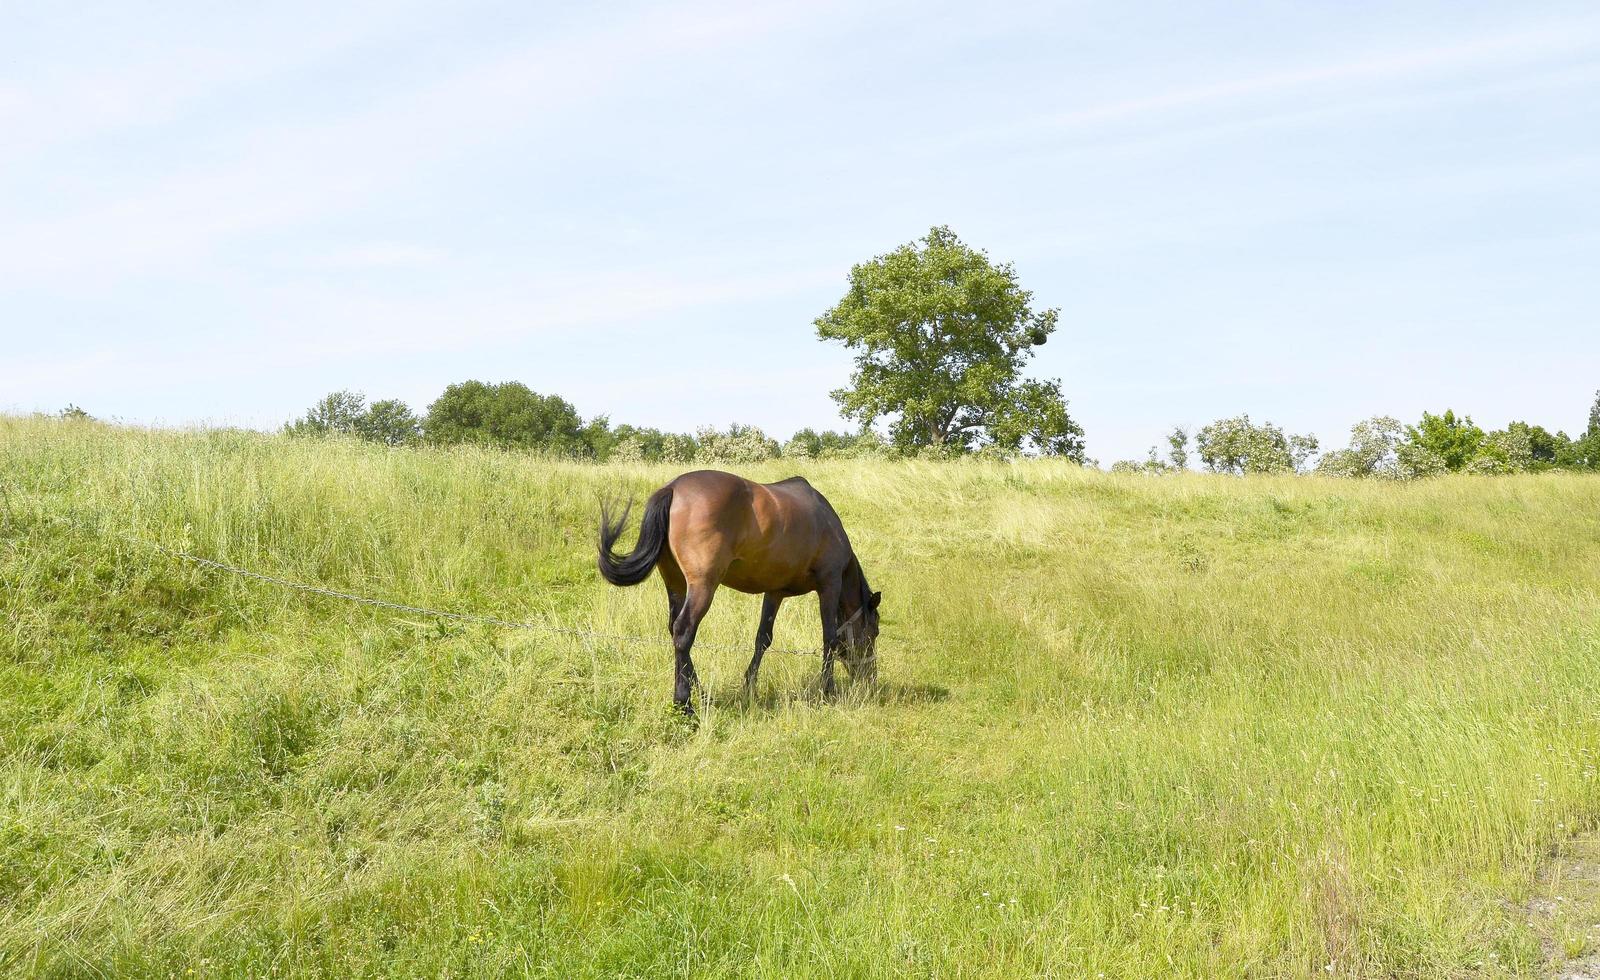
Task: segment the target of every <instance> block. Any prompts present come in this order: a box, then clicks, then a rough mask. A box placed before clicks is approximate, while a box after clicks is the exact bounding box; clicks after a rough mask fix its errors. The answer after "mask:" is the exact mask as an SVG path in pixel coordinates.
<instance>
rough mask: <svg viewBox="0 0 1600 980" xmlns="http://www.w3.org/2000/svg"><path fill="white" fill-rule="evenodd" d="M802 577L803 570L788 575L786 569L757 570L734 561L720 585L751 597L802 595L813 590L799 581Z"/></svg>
mask: <svg viewBox="0 0 1600 980" xmlns="http://www.w3.org/2000/svg"><path fill="white" fill-rule="evenodd" d="M804 577H805V576H804V573H803V570H802V571H800V572H794V573H790V572H789V571H788V570H787V569H785V570H781V571H780V570H778V569H774V568H771V567H767V568H761V569H757V568H753V567H751V566H749V565H747V564H746V563H745V562H743V561H735V562H734V563H733V564H731V565H729V566H728V570H727V571H726V572H724V573H723V576H722V584H723V585H726V586H727V587H728V588H730V589H733V590H735V591H736V592H748V593H750V594H751V595H763V594H765V593H767V592H781V593H783V594H784V595H803V594H805V593H807V592H810V591H812V588H813V587H812V586H810V585H808V584H806V583H805V582H803V581H801V580H802V579H803V578H804Z"/></svg>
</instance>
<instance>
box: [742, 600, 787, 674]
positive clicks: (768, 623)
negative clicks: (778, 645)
mask: <svg viewBox="0 0 1600 980" xmlns="http://www.w3.org/2000/svg"><path fill="white" fill-rule="evenodd" d="M781 605H783V596H782V595H780V594H778V593H776V592H768V593H767V594H766V595H764V596H762V597H761V624H760V625H759V626H757V627H756V655H755V656H753V657H751V658H750V666H749V667H746V668H745V671H744V693H745V695H746V696H747V697H748V696H749V695H752V694H754V693H755V691H756V676H757V675H758V674H760V673H761V655H762V654H764V653H766V652H767V648H768V647H770V646H772V627H773V624H774V623H776V622H777V621H778V607H779V606H781Z"/></svg>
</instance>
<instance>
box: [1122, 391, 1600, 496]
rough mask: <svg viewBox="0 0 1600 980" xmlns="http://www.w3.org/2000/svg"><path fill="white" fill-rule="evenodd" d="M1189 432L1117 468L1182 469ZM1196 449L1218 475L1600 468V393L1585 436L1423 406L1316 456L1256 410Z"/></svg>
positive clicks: (1204, 432) (1363, 427) (1382, 420)
mask: <svg viewBox="0 0 1600 980" xmlns="http://www.w3.org/2000/svg"><path fill="white" fill-rule="evenodd" d="M1190 438H1191V436H1190V433H1189V431H1188V430H1186V429H1184V428H1183V427H1181V426H1180V427H1178V428H1175V429H1173V430H1172V432H1171V433H1169V434H1168V436H1167V446H1168V449H1167V458H1166V459H1165V460H1163V459H1162V458H1161V457H1160V455H1159V454H1158V453H1157V451H1156V448H1155V447H1153V446H1152V447H1151V448H1150V452H1149V455H1148V457H1147V458H1146V459H1143V460H1137V461H1135V460H1123V461H1121V462H1118V463H1115V464H1113V465H1112V467H1111V469H1112V470H1113V471H1116V472H1132V473H1147V474H1162V473H1175V472H1180V471H1182V470H1185V469H1188V466H1189V442H1190ZM1193 439H1194V444H1195V455H1196V456H1197V457H1198V458H1199V461H1200V464H1201V465H1202V466H1203V467H1204V468H1205V469H1207V470H1209V471H1211V472H1213V473H1232V474H1245V473H1304V472H1316V473H1318V474H1321V475H1323V476H1337V477H1352V478H1376V479H1390V480H1412V479H1417V478H1419V477H1426V476H1434V475H1437V474H1440V473H1526V472H1538V471H1541V470H1554V469H1565V470H1600V391H1597V392H1595V398H1594V402H1593V403H1592V404H1591V405H1590V407H1589V424H1588V426H1587V428H1585V429H1584V431H1583V432H1582V434H1580V435H1578V436H1575V437H1574V436H1569V435H1567V434H1566V433H1565V432H1563V431H1559V430H1558V431H1556V432H1551V431H1549V430H1548V429H1546V428H1545V427H1544V426H1542V425H1536V424H1533V423H1530V422H1512V423H1510V424H1509V425H1507V426H1506V427H1505V428H1503V429H1496V430H1493V431H1485V430H1484V429H1483V428H1482V427H1480V426H1478V425H1477V424H1476V423H1474V422H1473V421H1472V417H1471V416H1470V415H1457V414H1456V413H1455V412H1454V411H1453V410H1451V409H1446V410H1445V411H1443V412H1441V413H1439V414H1437V415H1435V414H1433V413H1431V412H1423V413H1422V418H1421V419H1419V420H1418V421H1417V422H1416V423H1415V424H1412V425H1403V424H1401V422H1400V421H1399V420H1397V419H1395V418H1393V417H1392V416H1387V415H1380V416H1376V417H1374V418H1370V419H1366V420H1364V421H1361V422H1357V423H1356V424H1355V425H1354V426H1352V427H1351V429H1350V443H1349V445H1348V446H1346V447H1345V448H1343V449H1335V450H1332V451H1330V452H1328V453H1325V454H1323V455H1322V456H1321V457H1320V458H1317V459H1316V462H1315V465H1312V460H1313V458H1315V457H1316V452H1317V449H1318V444H1317V439H1316V437H1315V436H1310V435H1287V434H1285V433H1284V431H1283V430H1282V429H1281V428H1279V427H1278V426H1275V425H1273V424H1271V423H1270V422H1268V423H1260V424H1257V423H1254V422H1251V421H1250V416H1248V415H1240V416H1237V417H1235V418H1228V419H1219V420H1217V421H1216V422H1213V423H1211V424H1210V425H1207V426H1205V427H1203V428H1201V429H1200V430H1199V431H1198V432H1196V433H1194V434H1193Z"/></svg>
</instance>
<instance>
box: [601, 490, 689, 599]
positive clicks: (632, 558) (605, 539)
mask: <svg viewBox="0 0 1600 980" xmlns="http://www.w3.org/2000/svg"><path fill="white" fill-rule="evenodd" d="M632 509H633V502H632V501H629V502H628V505H627V506H626V507H624V508H622V516H621V517H619V518H617V522H616V523H615V524H613V523H611V508H610V507H608V506H606V505H604V504H602V505H601V506H600V574H601V575H603V576H605V580H606V581H607V582H610V583H611V584H612V585H638V584H639V583H640V582H643V581H644V580H645V579H647V578H649V577H650V570H651V569H653V568H655V567H656V559H657V558H659V557H661V548H662V546H663V545H665V544H666V543H667V515H668V513H669V512H670V511H671V510H672V487H671V486H665V487H662V488H661V489H660V490H657V491H656V492H655V493H653V494H651V495H650V499H649V500H648V501H646V502H645V505H644V520H643V521H642V522H640V524H639V543H638V544H636V545H634V546H633V552H632V553H631V554H627V555H619V554H617V553H616V552H614V551H612V550H611V546H612V545H614V544H616V543H617V539H618V538H620V537H621V536H622V531H623V529H624V528H625V527H627V526H628V512H629V511H630V510H632Z"/></svg>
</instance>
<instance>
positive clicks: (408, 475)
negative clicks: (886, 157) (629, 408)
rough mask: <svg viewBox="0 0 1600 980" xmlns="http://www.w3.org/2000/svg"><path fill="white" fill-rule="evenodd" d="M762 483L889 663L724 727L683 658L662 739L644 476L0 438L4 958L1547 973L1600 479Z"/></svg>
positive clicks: (806, 610) (666, 654)
mask: <svg viewBox="0 0 1600 980" xmlns="http://www.w3.org/2000/svg"><path fill="white" fill-rule="evenodd" d="M793 472H799V473H802V474H804V475H805V476H807V477H808V478H810V479H811V481H812V482H813V483H814V484H815V485H816V486H817V487H818V488H819V489H821V490H822V491H823V492H824V493H825V494H827V495H828V496H829V497H830V499H831V500H832V501H833V503H834V504H835V506H836V507H837V509H838V510H839V512H840V513H841V515H842V516H843V518H844V520H845V523H846V526H847V527H848V528H849V529H850V531H851V534H852V538H853V540H854V541H855V544H856V547H857V550H858V551H859V552H860V554H861V555H862V559H863V564H864V565H865V567H866V568H867V570H868V572H869V574H870V575H871V578H872V581H873V584H874V586H875V587H878V588H881V589H882V590H883V591H884V595H885V600H884V613H885V619H884V635H883V639H882V641H881V643H880V647H879V651H880V655H881V657H882V668H881V669H882V684H881V686H880V687H879V688H877V689H872V690H868V689H865V688H863V687H860V686H856V687H851V686H849V685H846V686H845V690H844V693H843V695H842V696H841V697H840V699H839V700H838V701H837V702H835V703H825V702H823V701H822V700H820V699H819V697H818V695H817V692H816V690H815V683H814V681H815V678H814V671H815V661H812V660H809V659H806V658H803V657H800V656H794V655H789V656H777V655H773V656H769V657H768V659H767V667H766V669H765V672H764V676H763V690H762V697H761V698H760V699H759V700H758V702H757V703H755V704H754V705H749V706H746V705H743V704H742V703H741V702H740V699H739V697H738V682H739V677H740V673H741V671H742V670H743V667H744V663H745V660H746V659H747V657H746V655H745V654H743V653H741V652H733V651H719V652H705V653H701V654H700V655H699V656H698V657H697V660H698V662H699V665H700V672H701V677H702V679H703V680H704V681H705V682H706V690H705V692H704V696H703V697H704V700H703V702H702V704H701V706H700V720H699V723H698V725H690V724H686V723H684V722H682V721H680V720H679V719H677V718H676V717H675V716H674V715H673V714H672V713H671V712H670V710H669V701H670V689H671V687H670V686H671V653H670V649H669V647H668V646H667V644H666V642H665V615H666V613H665V609H666V601H665V598H664V595H663V593H662V590H661V589H660V586H659V585H658V584H657V583H655V582H651V583H647V584H646V585H644V586H641V587H639V588H636V589H631V590H620V589H615V588H610V587H607V586H605V585H603V584H602V583H601V582H600V581H599V578H598V575H597V574H596V573H595V571H594V568H593V543H592V541H593V532H594V527H595V521H596V515H597V511H598V502H599V500H600V498H601V497H602V496H604V495H606V494H608V493H609V494H620V493H630V492H631V493H633V494H635V495H640V494H643V493H645V492H646V491H648V490H650V489H652V488H654V487H655V486H657V485H659V484H660V483H662V482H664V481H665V480H667V479H668V478H670V477H671V476H672V475H674V471H673V470H671V469H669V468H665V467H657V466H631V467H622V466H614V467H598V466H588V465H581V464H573V463H561V462H550V461H547V460H541V459H536V458H530V457H526V456H518V455H505V454H499V453H493V452H478V451H385V450H381V449H375V448H372V447H369V446H365V445H359V444H345V443H336V442H335V443H319V442H314V441H291V440H286V439H283V438H277V437H269V436H261V435H254V434H243V433H236V432H211V433H190V434H182V433H152V432H145V431H141V430H130V429H114V428H107V427H103V426H99V425H95V424H83V423H59V422H52V421H43V420H31V419H16V418H10V419H0V487H3V493H4V497H3V499H0V506H3V508H4V510H3V511H0V515H3V516H0V604H3V618H0V972H5V973H16V974H39V975H59V976H96V975H104V976H130V975H131V976H138V975H162V976H166V975H172V976H179V977H188V976H245V975H250V976H289V975H295V976H307V975H321V976H328V977H346V976H373V977H376V976H407V975H426V976H518V975H524V974H532V975H549V976H561V977H567V976H591V975H592V976H640V977H644V976H650V977H656V976H670V975H696V976H720V975H730V976H733V975H739V976H744V975H753V976H771V977H779V976H782V977H789V976H797V975H817V976H841V977H843V976H848V977H857V976H862V977H869V976H903V975H911V976H996V977H1002V976H1003V977H1012V976H1027V975H1053V976H1072V977H1076V976H1088V977H1095V976H1097V975H1099V974H1101V973H1103V974H1105V975H1106V976H1108V977H1154V976H1169V975H1170V976H1251V977H1275V976H1327V975H1329V973H1332V974H1334V975H1361V976H1417V977H1434V976H1447V975H1448V976H1458V975H1466V976H1473V975H1486V976H1498V975H1534V976H1537V975H1540V973H1541V971H1542V970H1543V969H1544V962H1543V953H1542V952H1541V950H1540V947H1539V944H1538V942H1537V941H1536V939H1535V937H1534V935H1533V933H1532V932H1531V930H1530V929H1529V927H1528V925H1527V923H1526V921H1525V919H1526V916H1525V915H1524V910H1523V905H1522V903H1523V902H1524V900H1525V899H1526V897H1527V895H1528V893H1529V890H1530V889H1531V888H1532V887H1533V882H1534V881H1535V879H1536V876H1537V875H1538V873H1539V870H1540V868H1541V866H1542V864H1543V863H1544V861H1545V859H1546V857H1547V856H1548V854H1549V853H1550V851H1551V849H1552V847H1554V846H1555V845H1556V844H1558V843H1559V842H1560V841H1562V840H1564V839H1565V838H1567V837H1569V836H1570V835H1572V834H1574V833H1579V832H1582V831H1585V830H1587V829H1590V828H1592V827H1593V825H1594V824H1595V822H1596V820H1597V818H1600V779H1597V766H1600V756H1597V752H1600V478H1592V477H1585V476H1577V475H1555V474H1552V475H1537V476H1519V477H1503V478H1468V477H1461V478H1448V479H1440V480H1434V481H1429V482H1421V483H1416V484H1406V485H1395V484H1387V483H1359V482H1334V481H1328V480H1322V479H1312V478H1251V479H1244V480H1239V479H1228V478H1217V477H1207V476H1201V475H1193V476H1184V477H1179V478H1159V479H1156V478H1147V477H1139V476H1111V475H1106V474H1102V473H1097V472H1092V471H1082V470H1079V469H1077V468H1074V467H1072V466H1070V465H1062V464H1055V463H1050V462H1028V463H1020V464H1016V465H1005V464H979V463H972V464H935V463H914V462H897V463H887V462H876V463H875V462H831V463H830V462H806V461H801V462H798V463H793V464H791V463H782V462H779V463H772V464H765V465H762V466H759V467H756V468H754V469H753V470H752V471H751V472H750V473H749V474H748V475H751V476H754V477H757V478H765V479H777V478H779V477H782V476H786V475H789V474H791V473H793ZM129 534H131V535H136V536H140V537H144V538H148V539H150V540H156V541H160V542H162V543H164V544H166V545H169V546H171V547H182V548H187V549H189V550H191V551H194V552H196V553H199V554H203V555H209V556H215V557H218V558H223V559H226V560H229V561H233V562H236V563H239V564H242V565H246V566H249V567H251V568H255V569H259V570H261V571H264V572H270V573H274V574H279V575H283V576H286V577H289V578H293V579H296V580H300V581H306V582H315V583H321V584H324V585H327V586H330V587H332V588H340V589H347V590H350V591H355V592H360V593H363V594H370V595H376V596H382V597H386V598H392V599H398V600H400V601H404V602H414V603H419V604H424V605H429V606H435V607H442V608H449V609H462V610H470V611H474V612H480V613H488V614H496V615H503V616H509V617H513V618H517V619H530V618H532V619H538V620H541V621H548V622H549V623H552V624H560V625H585V626H590V627H592V628H594V629H598V630H603V631H608V632H615V633H624V634H645V635H649V636H653V637H658V638H659V639H657V640H656V641H655V642H652V643H617V642H613V641H592V640H585V639H582V638H577V637H568V636H559V635H556V636H552V635H543V634H537V633H531V632H515V631H506V630H499V629H494V628H490V627H481V626H467V627H463V626H452V625H442V626H441V625H439V624H438V623H436V622H433V621H429V620H425V619H422V618H418V617H414V616H403V615H398V616H397V615H393V614H389V613H384V612H381V611H377V610H372V609H369V608H366V607H361V606H355V605H351V604H348V603H343V602H339V601H336V600H332V599H325V598H316V597H308V596H305V595H301V594H296V593H293V592H288V591H285V590H282V589H279V588H275V587H273V586H270V585H266V584H261V583H256V582H251V581H248V580H244V579H239V578H235V577H228V576H221V575H218V574H216V573H214V572H210V571H206V570H204V569H200V568H195V567H192V566H186V565H183V564H180V563H178V562H175V561H174V560H172V559H170V558H167V557H164V556H162V555H160V554H158V553H155V552H153V551H151V550H149V549H146V548H144V547H142V546H140V545H138V544H135V543H133V542H130V541H128V540H127V539H126V538H124V537H122V536H123V535H129ZM627 540H631V538H630V539H625V541H627ZM759 604H760V603H759V600H758V599H756V598H754V597H749V596H743V595H740V594H738V593H732V592H727V591H724V592H722V593H720V594H719V596H718V599H717V602H716V605H715V606H714V607H713V608H712V611H711V614H710V615H709V617H708V618H707V621H706V625H705V627H704V628H703V629H702V631H701V638H702V640H705V641H709V642H712V643H719V644H735V645H737V646H739V647H740V648H744V647H747V646H748V645H749V643H750V642H751V638H752V636H753V634H754V629H755V617H756V613H757V611H758V607H759ZM816 635H817V629H816V604H815V600H814V599H807V600H799V601H795V602H791V603H789V604H788V605H787V606H786V607H785V609H784V612H783V615H782V617H781V618H780V620H779V623H778V637H777V643H778V645H780V646H809V645H812V644H814V643H815V641H816ZM1583 942H1584V940H1583V937H1582V936H1581V935H1580V936H1576V937H1572V938H1571V939H1570V941H1569V943H1568V945H1569V947H1571V948H1570V949H1569V952H1573V953H1576V952H1578V951H1579V950H1580V949H1581V947H1582V945H1583Z"/></svg>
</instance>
